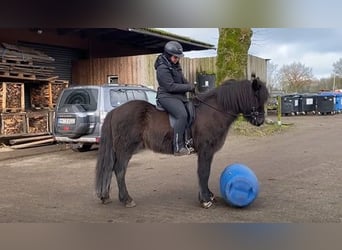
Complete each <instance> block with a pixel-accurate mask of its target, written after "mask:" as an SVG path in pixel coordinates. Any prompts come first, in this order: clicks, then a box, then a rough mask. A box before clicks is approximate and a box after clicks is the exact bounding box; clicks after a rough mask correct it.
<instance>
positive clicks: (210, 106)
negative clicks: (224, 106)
mask: <svg viewBox="0 0 342 250" xmlns="http://www.w3.org/2000/svg"><path fill="white" fill-rule="evenodd" d="M194 98H195V99H197V100H198V101H199V102H200V103H203V104H204V105H207V106H208V107H209V108H211V109H213V110H215V111H217V112H220V113H222V114H224V115H231V116H234V117H238V116H239V114H235V113H232V112H229V111H228V112H224V111H222V110H219V109H217V108H216V107H214V106H212V105H210V104H208V103H206V102H205V101H203V100H202V99H201V98H199V97H198V96H197V95H195V96H194Z"/></svg>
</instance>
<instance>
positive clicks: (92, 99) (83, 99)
mask: <svg viewBox="0 0 342 250" xmlns="http://www.w3.org/2000/svg"><path fill="white" fill-rule="evenodd" d="M97 97H98V90H97V89H90V88H89V89H84V88H83V89H66V90H64V92H63V95H62V97H61V101H60V104H59V107H58V110H61V109H62V108H63V107H65V106H67V105H73V104H78V105H81V106H82V107H83V108H84V109H85V110H86V111H95V110H96V109H97V100H98V98H97Z"/></svg>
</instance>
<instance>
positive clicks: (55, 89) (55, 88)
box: [51, 80, 69, 107]
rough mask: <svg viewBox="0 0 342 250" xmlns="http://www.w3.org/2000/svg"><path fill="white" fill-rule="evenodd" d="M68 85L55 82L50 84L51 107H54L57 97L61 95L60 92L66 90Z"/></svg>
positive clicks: (59, 81) (62, 82) (64, 82)
mask: <svg viewBox="0 0 342 250" xmlns="http://www.w3.org/2000/svg"><path fill="white" fill-rule="evenodd" d="M68 85H69V82H68V81H62V80H56V81H54V82H52V84H51V92H52V106H53V107H55V105H56V103H57V101H58V97H59V96H60V94H61V93H62V90H63V89H65V88H67V87H68Z"/></svg>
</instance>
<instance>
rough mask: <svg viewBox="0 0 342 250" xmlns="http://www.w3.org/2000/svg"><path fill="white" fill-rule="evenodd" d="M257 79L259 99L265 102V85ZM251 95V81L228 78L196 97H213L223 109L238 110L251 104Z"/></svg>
mask: <svg viewBox="0 0 342 250" xmlns="http://www.w3.org/2000/svg"><path fill="white" fill-rule="evenodd" d="M257 81H258V86H259V90H258V91H259V101H260V102H261V103H265V102H266V100H267V98H268V91H267V88H266V85H265V83H263V82H262V81H260V80H259V79H257ZM253 95H254V91H253V89H252V81H249V80H234V79H230V80H226V81H224V82H223V83H222V84H221V85H220V86H218V87H216V88H214V89H211V90H209V91H207V92H205V93H200V94H198V97H199V98H200V99H201V100H202V101H206V100H208V99H210V98H213V97H214V98H216V99H217V102H218V104H219V105H220V106H221V107H222V109H223V110H224V111H226V112H227V111H233V112H238V111H240V110H245V109H246V108H247V107H248V108H249V107H252V106H253V103H252V102H253V99H254V98H252V97H253Z"/></svg>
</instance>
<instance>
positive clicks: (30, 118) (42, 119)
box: [26, 112, 49, 134]
mask: <svg viewBox="0 0 342 250" xmlns="http://www.w3.org/2000/svg"><path fill="white" fill-rule="evenodd" d="M26 117H27V126H28V133H30V134H31V133H32V134H35V133H43V132H48V130H49V123H48V113H46V112H28V113H26Z"/></svg>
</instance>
